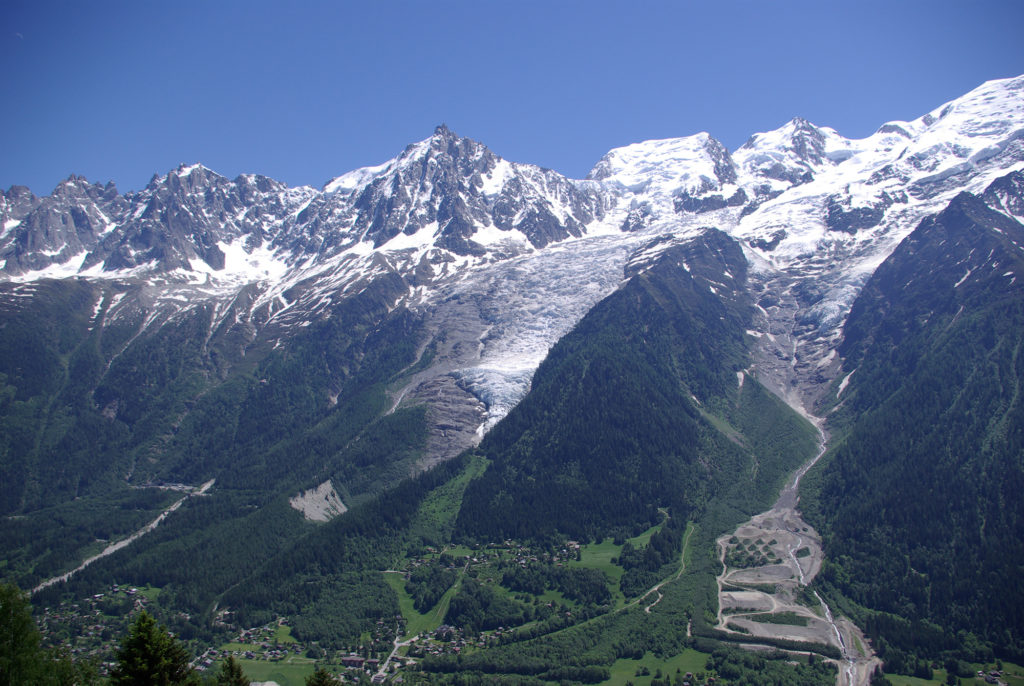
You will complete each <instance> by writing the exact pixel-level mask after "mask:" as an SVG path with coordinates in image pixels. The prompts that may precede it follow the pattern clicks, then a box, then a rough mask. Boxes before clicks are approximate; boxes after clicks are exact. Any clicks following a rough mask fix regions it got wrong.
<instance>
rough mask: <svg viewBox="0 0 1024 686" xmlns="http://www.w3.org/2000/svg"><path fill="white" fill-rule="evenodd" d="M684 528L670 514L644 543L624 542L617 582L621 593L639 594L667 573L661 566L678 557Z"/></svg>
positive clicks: (675, 560)
mask: <svg viewBox="0 0 1024 686" xmlns="http://www.w3.org/2000/svg"><path fill="white" fill-rule="evenodd" d="M685 530H686V522H681V523H680V522H679V521H678V520H677V518H675V517H671V518H669V520H668V522H667V523H666V524H665V526H663V527H662V528H661V529H660V530H659V531H656V532H655V533H654V534H653V535H652V536H651V540H650V541H649V542H648V544H647V545H646V546H643V547H641V548H634V547H633V544H632V543H630V542H629V541H626V543H625V544H624V545H623V546H622V552H621V553H620V554H619V566H620V567H622V568H623V569H624V570H625V572H624V573H623V575H622V580H621V581H620V582H619V586H620V588H621V589H622V593H623V595H625V596H626V597H627V598H630V597H632V596H635V595H639V594H640V593H642V592H644V591H646V590H647V589H648V588H650V587H651V586H653V585H654V584H656V583H657V582H658V580H659V579H661V578H663V577H664V576H666V574H665V573H663V572H664V570H663V569H662V567H664V566H665V565H668V564H675V563H676V562H677V561H678V560H679V549H680V547H681V546H682V542H683V532H684V531H685Z"/></svg>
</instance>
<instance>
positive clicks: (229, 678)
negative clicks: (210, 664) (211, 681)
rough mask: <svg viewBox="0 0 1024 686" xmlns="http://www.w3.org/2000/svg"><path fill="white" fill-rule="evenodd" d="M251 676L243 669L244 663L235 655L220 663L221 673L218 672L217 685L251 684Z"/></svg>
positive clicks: (235, 685) (244, 685) (240, 685)
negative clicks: (239, 661) (240, 662)
mask: <svg viewBox="0 0 1024 686" xmlns="http://www.w3.org/2000/svg"><path fill="white" fill-rule="evenodd" d="M249 683H250V682H249V677H247V676H245V672H243V671H242V665H240V664H238V660H236V659H235V658H234V657H233V656H231V655H228V659H226V660H224V662H222V663H221V665H220V673H218V674H217V686H249Z"/></svg>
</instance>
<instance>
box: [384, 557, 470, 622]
mask: <svg viewBox="0 0 1024 686" xmlns="http://www.w3.org/2000/svg"><path fill="white" fill-rule="evenodd" d="M384 581H386V582H387V583H388V586H390V587H391V588H392V589H394V591H395V594H396V595H397V596H398V607H399V609H401V611H402V616H403V617H405V635H406V636H416V635H418V634H423V633H426V632H429V631H433V630H434V629H436V628H437V627H439V626H441V622H443V621H444V616H445V614H447V613H448V606H449V605H450V604H451V602H452V598H454V597H455V594H456V593H457V592H458V590H459V587H460V586H461V585H462V575H461V574H459V578H458V579H456V581H455V583H454V584H452V587H451V588H449V589H448V590H447V591H446V592H445V594H444V595H443V596H441V599H440V600H438V601H437V605H435V606H434V607H433V608H432V609H431V610H430V612H428V613H426V614H420V613H419V612H417V611H416V608H414V607H413V604H412V597H411V596H410V595H409V594H408V593H406V591H405V576H404V575H402V574H396V573H394V572H385V573H384Z"/></svg>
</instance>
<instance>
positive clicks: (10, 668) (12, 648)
mask: <svg viewBox="0 0 1024 686" xmlns="http://www.w3.org/2000/svg"><path fill="white" fill-rule="evenodd" d="M41 667H42V659H41V652H40V648H39V630H38V629H36V625H35V623H34V622H33V621H32V613H31V611H29V605H28V599H27V598H26V597H25V594H24V593H22V592H21V590H20V589H19V588H18V587H17V586H12V585H9V584H0V686H7V685H8V684H24V683H30V682H31V681H32V680H33V679H35V678H36V677H37V676H38V675H39V674H40V670H41Z"/></svg>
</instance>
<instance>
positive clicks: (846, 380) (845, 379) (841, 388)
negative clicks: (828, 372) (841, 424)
mask: <svg viewBox="0 0 1024 686" xmlns="http://www.w3.org/2000/svg"><path fill="white" fill-rule="evenodd" d="M856 371H857V370H856V369H854V370H853V372H856ZM853 372H850V373H849V374H847V375H846V376H844V377H843V380H842V381H840V382H839V388H838V389H837V390H836V398H837V399H838V398H839V396H841V395H842V394H843V391H845V390H846V387H847V386H848V385H849V383H850V377H851V376H853Z"/></svg>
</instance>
